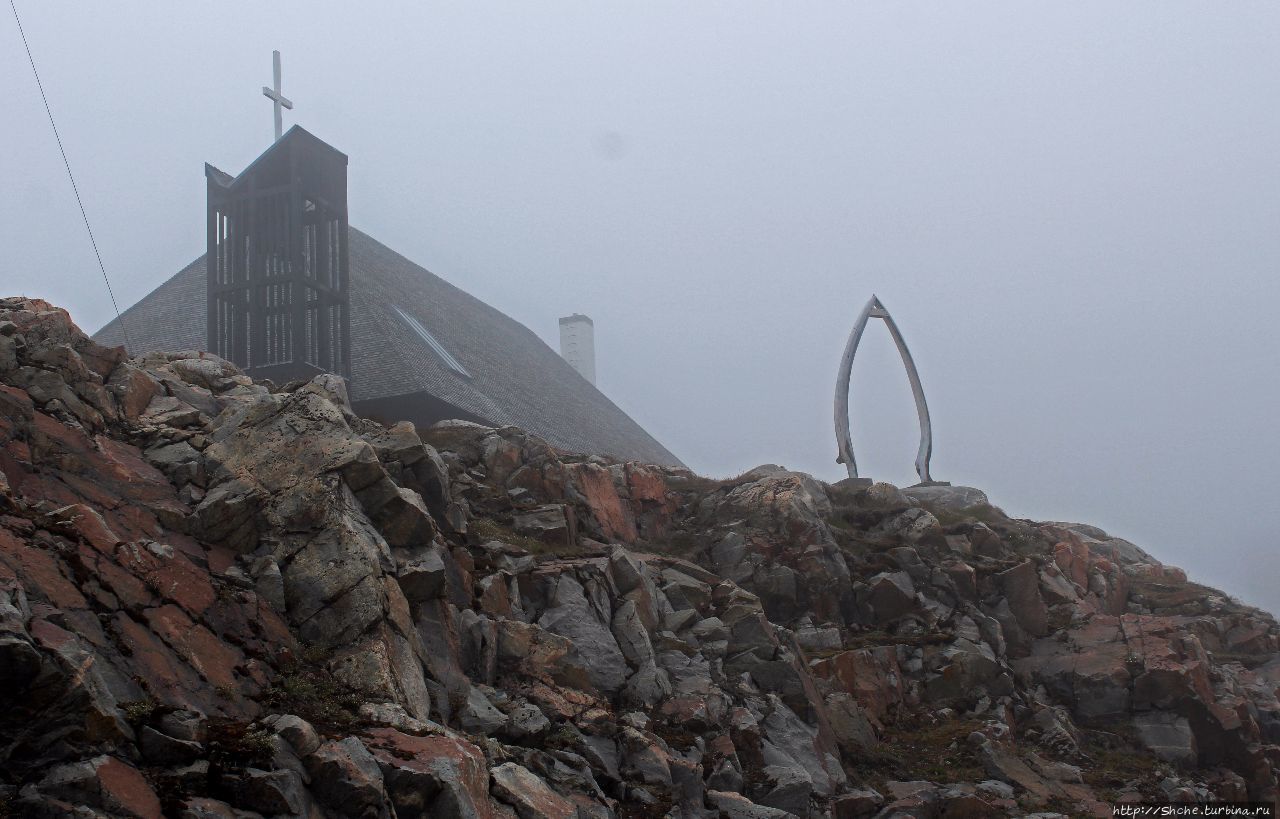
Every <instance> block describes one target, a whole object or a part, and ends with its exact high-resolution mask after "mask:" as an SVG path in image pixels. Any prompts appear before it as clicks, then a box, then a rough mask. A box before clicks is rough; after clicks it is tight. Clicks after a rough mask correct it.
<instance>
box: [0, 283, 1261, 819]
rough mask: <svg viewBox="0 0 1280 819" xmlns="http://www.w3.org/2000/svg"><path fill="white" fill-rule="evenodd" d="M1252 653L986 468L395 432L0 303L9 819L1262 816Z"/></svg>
mask: <svg viewBox="0 0 1280 819" xmlns="http://www.w3.org/2000/svg"><path fill="white" fill-rule="evenodd" d="M1278 640H1280V630H1278V629H1277V626H1276V623H1275V621H1274V620H1273V619H1272V618H1271V617H1270V616H1268V615H1266V614H1264V613H1263V612H1260V611H1258V610H1255V609H1251V608H1247V607H1245V606H1243V605H1241V604H1239V603H1238V602H1236V601H1233V600H1231V599H1230V598H1228V597H1226V596H1225V595H1223V594H1222V593H1220V592H1217V591H1214V590H1212V589H1208V588H1205V587H1203V586H1198V585H1195V584H1193V583H1190V582H1188V581H1187V579H1186V577H1185V576H1184V574H1183V573H1182V572H1181V571H1179V570H1178V569H1175V568H1172V567H1168V566H1164V565H1161V564H1160V563H1159V562H1158V561H1157V560H1155V559H1154V558H1152V557H1151V556H1150V555H1148V554H1146V553H1145V552H1143V551H1142V550H1140V549H1139V548H1137V547H1136V546H1134V545H1133V544H1131V543H1128V542H1126V541H1124V540H1120V539H1118V538H1113V537H1109V536H1108V535H1107V534H1106V533H1104V532H1102V531H1099V530H1098V529H1095V528H1091V527H1088V526H1081V525H1075V524H1066V523H1033V522H1030V521H1024V520H1014V519H1010V518H1008V517H1007V516H1006V515H1005V514H1004V513H1002V512H1001V511H1000V510H999V509H996V508H994V507H992V506H990V505H989V504H988V503H987V501H986V498H985V497H984V496H983V495H982V493H980V492H978V491H976V490H971V489H962V488H927V489H910V490H900V489H897V488H895V487H892V486H889V485H887V484H876V485H873V486H871V487H870V488H867V489H859V488H855V487H850V486H846V485H842V484H834V485H826V484H823V483H821V482H819V481H816V480H814V479H812V478H810V477H808V476H806V475H802V474H797V473H793V472H788V471H786V470H784V469H781V468H776V467H762V468H759V469H756V470H753V471H751V472H749V473H747V474H745V475H742V476H740V477H738V478H735V479H733V480H729V481H710V480H706V479H703V478H699V477H697V476H694V475H692V474H689V473H687V472H682V471H676V470H669V469H659V468H656V467H652V466H646V465H643V464H634V463H625V464H624V463H616V462H613V461H610V460H607V459H602V458H596V457H593V458H583V457H579V456H570V455H567V454H565V453H561V452H557V451H554V450H552V449H551V448H549V447H548V446H547V445H546V444H545V443H543V442H541V441H539V440H538V439H536V438H534V437H532V436H529V435H526V434H525V433H523V432H521V431H520V430H518V429H511V428H507V429H488V428H483V427H479V426H475V425H471V424H464V423H447V424H442V425H438V426H436V427H433V428H432V429H429V430H415V429H414V428H413V427H412V426H410V425H407V424H400V425H396V426H391V427H385V426H382V425H379V424H376V423H373V422H370V421H366V420H362V419H359V418H357V417H355V416H354V415H353V414H352V413H351V411H350V409H349V406H348V402H347V398H346V394H345V387H344V384H343V383H342V382H341V380H339V379H336V378H332V377H321V378H317V379H315V380H314V381H311V382H309V383H297V384H290V385H287V386H284V387H276V386H273V385H270V384H255V383H254V382H252V381H251V380H250V379H249V378H247V377H245V376H244V375H242V374H241V373H239V372H238V371H237V370H236V369H235V368H234V367H233V366H231V365H229V364H228V363H226V362H224V361H221V360H219V359H216V358H212V357H209V356H204V355H200V354H198V353H174V354H169V355H153V356H148V357H146V358H143V359H135V360H131V361H130V360H125V359H124V356H123V354H122V352H121V351H120V350H113V349H106V348H103V347H99V346H97V345H95V344H94V343H93V342H91V341H90V340H89V339H88V338H86V337H85V336H84V334H83V333H81V332H80V331H79V330H78V329H77V328H76V327H75V326H74V325H73V324H72V322H71V320H70V319H69V318H68V316H67V314H66V313H65V312H63V311H61V310H59V309H57V308H55V307H52V306H50V305H48V304H46V303H44V302H40V301H35V300H28V299H16V298H14V299H5V300H0V698H3V700H4V703H5V707H4V708H3V709H0V816H3V815H12V816H22V817H28V816H30V817H45V816H47V817H64V816H78V817H99V816H112V817H116V816H122V817H157V816H161V815H164V816H179V817H188V818H189V819H196V818H197V817H199V818H200V819H206V818H208V817H241V818H243V817H256V816H302V817H348V816H350V817H370V818H372V817H384V818H385V817H392V816H395V817H400V819H406V817H423V816H430V817H444V818H446V819H448V818H451V817H457V818H458V819H463V818H466V819H471V818H472V817H476V818H479V819H510V818H511V817H519V819H572V818H573V817H580V818H581V819H588V818H590V819H606V817H662V816H672V817H681V818H682V819H691V818H692V817H718V816H724V817H730V819H757V818H758V819H770V818H771V817H779V819H781V818H782V817H788V816H795V817H820V816H834V817H839V819H848V818H849V817H860V816H873V815H876V816H912V817H931V816H946V817H972V816H989V815H990V816H1004V815H1020V814H1023V813H1032V812H1039V813H1041V814H1044V813H1046V812H1058V813H1062V814H1069V815H1109V814H1108V811H1107V808H1106V806H1105V804H1104V803H1106V802H1110V801H1113V800H1139V799H1144V798H1145V799H1160V800H1165V799H1168V800H1178V801H1211V800H1215V799H1244V798H1253V799H1266V800H1274V799H1275V798H1276V794H1277V789H1276V783H1277V773H1276V766H1277V765H1278V764H1280V747H1278V746H1280V703H1278V702H1277V698H1276V692H1277V686H1278V685H1280V655H1278V654H1277V649H1278V647H1280V645H1278Z"/></svg>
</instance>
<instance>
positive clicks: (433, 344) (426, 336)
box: [395, 307, 471, 378]
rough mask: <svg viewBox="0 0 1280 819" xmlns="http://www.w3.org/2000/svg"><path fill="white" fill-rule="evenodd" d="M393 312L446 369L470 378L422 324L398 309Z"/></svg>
mask: <svg viewBox="0 0 1280 819" xmlns="http://www.w3.org/2000/svg"><path fill="white" fill-rule="evenodd" d="M395 311H396V313H398V314H399V315H400V318H402V319H404V323H405V324H407V325H409V326H410V327H411V328H413V331H414V332H415V333H417V334H418V335H420V336H422V340H423V341H425V342H427V346H428V347H430V348H431V349H432V351H434V352H435V354H436V355H438V356H440V360H441V361H443V362H444V363H445V366H446V367H448V368H449V369H451V370H453V371H454V372H455V373H457V374H458V375H461V376H464V377H466V378H470V377H471V373H469V372H467V368H466V367H464V366H462V362H461V361H459V360H458V359H456V358H454V357H453V355H452V354H451V353H450V352H449V351H448V350H446V349H445V348H444V345H443V344H441V343H440V342H439V341H437V340H436V337H435V336H433V335H431V331H430V330H428V329H427V328H426V327H423V326H422V322H420V321H418V320H417V319H416V318H414V317H413V316H411V315H409V314H408V313H406V312H405V311H403V310H401V309H400V308H399V307H396V308H395Z"/></svg>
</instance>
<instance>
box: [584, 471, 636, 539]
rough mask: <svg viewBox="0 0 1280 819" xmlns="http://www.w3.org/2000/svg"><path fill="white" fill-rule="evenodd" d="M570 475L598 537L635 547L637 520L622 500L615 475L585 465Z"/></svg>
mask: <svg viewBox="0 0 1280 819" xmlns="http://www.w3.org/2000/svg"><path fill="white" fill-rule="evenodd" d="M569 474H570V476H571V480H572V483H573V486H574V487H575V488H576V489H577V490H578V491H579V493H580V494H581V496H582V501H583V503H584V504H585V505H586V508H587V511H588V512H589V513H590V518H591V520H593V521H594V522H595V525H596V529H597V530H598V533H599V534H600V535H601V536H602V537H603V538H604V539H605V540H606V541H617V542H621V543H634V542H635V540H636V537H637V534H636V526H635V520H634V519H633V518H632V516H631V513H630V510H628V509H626V508H625V507H624V506H623V503H622V498H621V497H619V496H618V489H617V487H616V486H615V485H614V482H613V473H612V472H610V471H609V470H608V469H605V468H604V467H602V466H600V465H598V464H593V463H581V464H573V465H572V466H570V467H569Z"/></svg>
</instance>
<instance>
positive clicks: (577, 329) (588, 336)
mask: <svg viewBox="0 0 1280 819" xmlns="http://www.w3.org/2000/svg"><path fill="white" fill-rule="evenodd" d="M560 355H561V356H562V357H563V358H564V360H565V361H568V362H569V366H570V367H573V368H574V369H575V370H577V371H578V373H579V374H580V375H581V376H582V377H583V378H585V379H587V380H588V381H590V382H591V383H592V385H594V384H595V383H596V327H595V324H594V323H593V322H592V321H591V319H590V318H589V317H587V316H584V315H582V314H581V313H574V314H573V315H572V316H565V317H564V318H562V319H560Z"/></svg>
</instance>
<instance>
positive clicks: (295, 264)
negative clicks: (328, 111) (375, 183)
mask: <svg viewBox="0 0 1280 819" xmlns="http://www.w3.org/2000/svg"><path fill="white" fill-rule="evenodd" d="M205 179H206V181H207V187H208V208H207V214H208V255H207V257H206V258H207V265H208V325H207V326H208V345H207V348H208V350H209V351H210V352H212V353H215V354H216V355H219V356H222V357H223V358H225V359H227V360H228V361H231V362H232V363H234V364H236V365H237V366H239V367H240V368H241V369H243V370H244V371H245V372H246V373H248V374H249V375H251V376H253V377H254V378H270V379H271V380H273V381H275V382H277V383H281V382H285V381H291V380H293V379H296V378H310V377H312V376H314V375H317V374H319V373H321V372H332V373H337V374H339V375H342V376H344V377H348V378H349V377H350V375H351V351H350V347H351V341H350V336H351V333H350V324H351V315H350V313H351V309H350V307H351V300H350V266H349V259H348V226H347V156H346V154H344V153H342V152H341V151H338V150H337V149H335V148H333V147H332V146H330V145H328V144H326V143H325V142H323V141H322V140H320V139H319V138H317V137H316V136H314V135H313V134H311V133H310V132H309V131H306V130H305V129H303V128H300V127H298V126H296V125H295V126H294V127H292V128H290V129H289V131H288V132H287V133H285V134H284V135H283V136H281V137H280V138H279V139H277V140H276V141H275V143H274V144H273V145H272V146H271V147H270V148H268V149H267V150H266V151H265V152H264V153H263V154H262V155H261V156H259V157H258V158H257V159H256V160H254V161H253V163H251V164H250V165H249V167H247V168H245V169H244V171H243V172H242V173H241V174H240V175H239V176H236V177H232V176H230V175H229V174H226V173H224V172H222V171H220V170H218V169H217V168H215V167H213V166H212V165H208V164H206V165H205Z"/></svg>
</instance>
